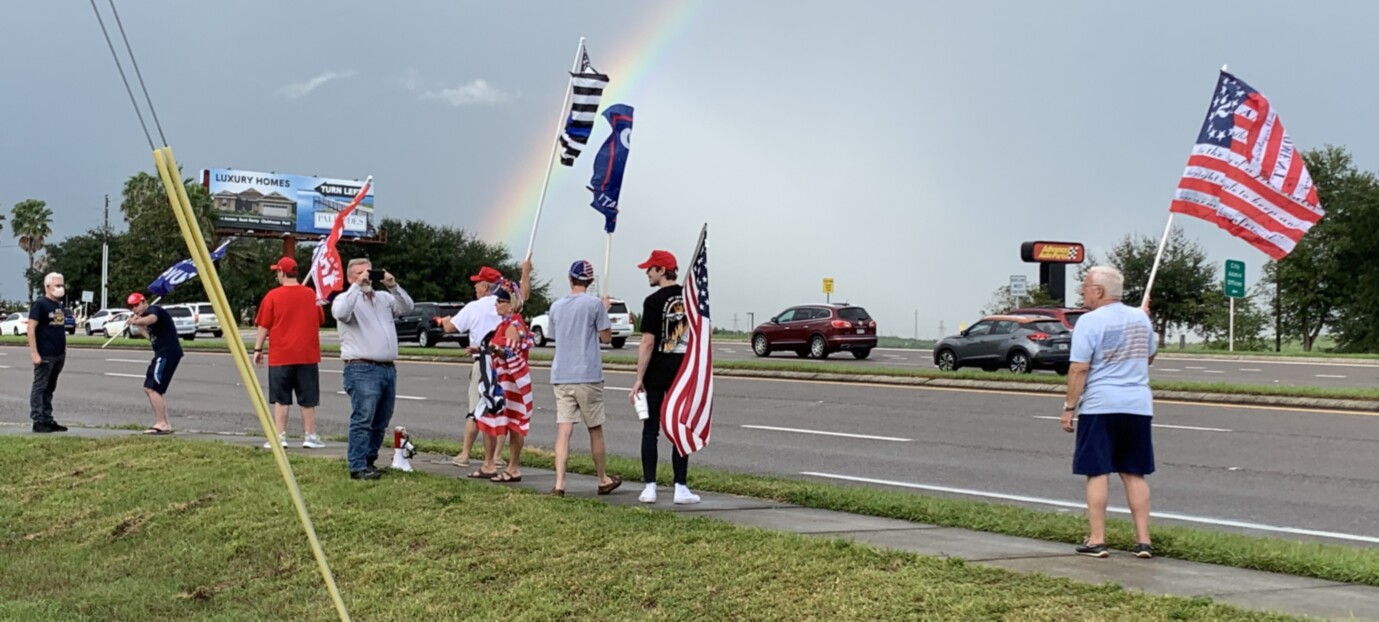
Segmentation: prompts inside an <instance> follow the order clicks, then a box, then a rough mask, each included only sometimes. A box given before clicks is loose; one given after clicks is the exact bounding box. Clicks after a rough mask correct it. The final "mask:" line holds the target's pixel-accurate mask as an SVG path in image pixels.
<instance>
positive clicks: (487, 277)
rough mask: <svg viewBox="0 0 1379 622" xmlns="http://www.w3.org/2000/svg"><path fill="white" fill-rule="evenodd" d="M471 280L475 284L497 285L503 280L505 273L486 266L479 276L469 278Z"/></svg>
mask: <svg viewBox="0 0 1379 622" xmlns="http://www.w3.org/2000/svg"><path fill="white" fill-rule="evenodd" d="M469 280H471V281H473V282H475V283H497V282H498V281H501V280H503V273H501V272H499V271H497V270H494V269H493V268H490V267H488V266H484V267H483V268H482V269H480V270H479V273H478V274H476V275H474V276H471V277H469Z"/></svg>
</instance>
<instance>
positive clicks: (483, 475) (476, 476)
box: [469, 469, 498, 479]
mask: <svg viewBox="0 0 1379 622" xmlns="http://www.w3.org/2000/svg"><path fill="white" fill-rule="evenodd" d="M495 477H498V472H497V471H493V472H490V473H485V472H484V470H483V469H479V470H478V471H475V472H473V473H470V474H469V479H493V478H495Z"/></svg>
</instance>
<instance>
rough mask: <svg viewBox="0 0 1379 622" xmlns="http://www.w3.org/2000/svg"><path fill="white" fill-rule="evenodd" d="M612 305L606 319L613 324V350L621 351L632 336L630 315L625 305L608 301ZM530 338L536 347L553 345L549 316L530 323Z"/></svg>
mask: <svg viewBox="0 0 1379 622" xmlns="http://www.w3.org/2000/svg"><path fill="white" fill-rule="evenodd" d="M609 302H610V303H612V304H611V305H610V306H609V308H608V319H609V321H610V322H612V324H613V343H612V346H613V348H614V349H621V348H622V347H623V346H625V345H627V338H628V337H631V336H632V315H631V314H630V313H628V312H627V303H626V302H623V301H622V300H618V299H617V298H613V299H610V300H609ZM531 336H532V339H534V340H536V345H537V346H538V347H545V346H546V344H548V343H555V338H554V337H552V336H551V318H550V316H549V315H538V316H536V317H535V318H533V319H532V321H531Z"/></svg>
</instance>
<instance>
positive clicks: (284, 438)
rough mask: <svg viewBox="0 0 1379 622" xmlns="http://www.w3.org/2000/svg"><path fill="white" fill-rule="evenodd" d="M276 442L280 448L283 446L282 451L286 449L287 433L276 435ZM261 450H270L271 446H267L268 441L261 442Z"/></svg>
mask: <svg viewBox="0 0 1379 622" xmlns="http://www.w3.org/2000/svg"><path fill="white" fill-rule="evenodd" d="M278 442H279V443H282V446H283V448H284V449H286V448H287V433H286V432H284V433H282V434H279V435H278ZM263 448H264V449H272V448H273V446H272V445H269V444H268V441H264V442H263Z"/></svg>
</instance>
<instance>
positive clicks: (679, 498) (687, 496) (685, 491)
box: [675, 484, 699, 505]
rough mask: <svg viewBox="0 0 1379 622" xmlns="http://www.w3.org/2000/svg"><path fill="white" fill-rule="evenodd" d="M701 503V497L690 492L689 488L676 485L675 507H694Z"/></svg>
mask: <svg viewBox="0 0 1379 622" xmlns="http://www.w3.org/2000/svg"><path fill="white" fill-rule="evenodd" d="M696 503H699V495H696V494H694V493H692V492H690V489H689V486H681V485H679V484H676V485H675V505H694V504H696Z"/></svg>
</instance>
